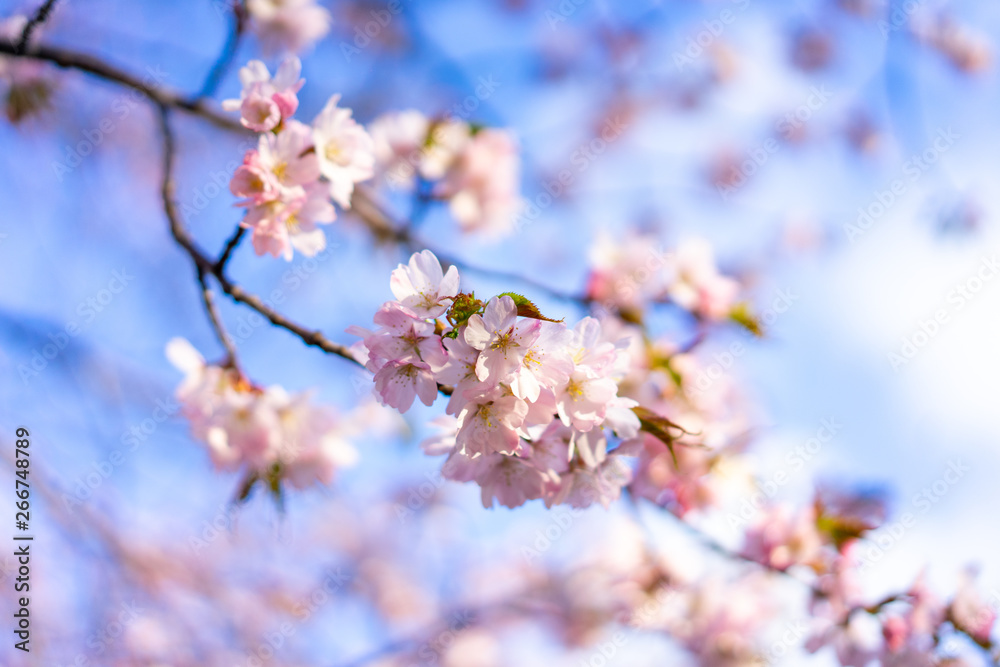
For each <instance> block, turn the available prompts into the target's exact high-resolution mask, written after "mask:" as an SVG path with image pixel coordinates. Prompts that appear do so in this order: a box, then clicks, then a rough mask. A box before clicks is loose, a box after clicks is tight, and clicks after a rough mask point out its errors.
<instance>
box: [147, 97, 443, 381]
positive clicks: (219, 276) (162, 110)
mask: <svg viewBox="0 0 1000 667" xmlns="http://www.w3.org/2000/svg"><path fill="white" fill-rule="evenodd" d="M158 109H159V115H158V117H159V120H160V133H161V134H162V136H163V167H162V168H163V180H162V182H161V187H160V196H161V198H162V200H163V210H164V213H166V215H167V220H168V221H169V223H170V234H171V235H172V236H173V237H174V240H175V241H176V242H177V244H178V245H179V246H180V247H181V248H182V249H184V251H185V252H187V254H188V255H189V256H190V257H191V261H193V262H194V264H195V267H196V268H197V269H198V270H199V271H201V272H204V273H205V274H210V275H212V276H213V277H214V278H215V279H216V281H217V282H218V283H219V287H220V288H222V291H223V292H225V293H226V294H227V295H228V296H229V297H230V298H232V299H233V300H234V301H237V302H239V303H242V304H245V305H247V306H249V307H250V308H253V309H254V310H256V311H257V312H258V313H260V314H261V315H263V316H264V317H266V318H267V319H268V321H270V322H271V324H273V325H275V326H277V327H281V328H282V329H285V330H286V331H289V332H291V333H293V334H295V335H296V336H298V337H299V338H300V339H301V340H302V342H304V343H305V344H306V345H310V346H313V347H318V348H319V349H321V350H323V351H324V352H328V353H330V354H335V355H337V356H339V357H343V358H344V359H347V360H348V361H351V362H353V363H355V364H357V365H359V366H362V367H364V364H363V363H362V362H361V361H360V360H358V359H357V358H356V357H355V356H354V355H353V354H352V353H351V350H350V349H349V348H348V347H347V346H346V345H340V344H339V343H334V342H333V341H331V340H330V339H328V338H327V337H326V336H324V335H323V334H322V333H320V332H319V331H313V330H310V329H307V328H306V327H304V326H302V325H300V324H297V323H296V322H293V321H292V320H290V319H288V318H287V317H285V316H284V315H282V314H281V313H279V312H278V311H276V310H274V309H272V308H270V307H268V306H267V305H265V304H264V302H263V301H261V299H260V297H258V296H257V295H256V294H252V293H250V292H247V291H245V290H244V289H243V288H242V287H240V286H239V285H237V284H236V283H234V282H233V281H231V280H230V279H229V278H228V277H226V274H225V271H224V267H220V266H219V265H218V262H214V261H212V260H211V259H210V258H209V257H208V255H206V254H205V252H204V251H202V250H201V249H200V248H199V247H198V246H197V245H196V244H195V242H194V240H193V239H192V238H191V236H190V234H188V232H187V230H186V229H185V228H184V225H183V224H182V223H181V218H180V212H179V211H178V210H177V205H176V203H175V202H174V180H173V168H174V154H175V151H176V144H175V139H174V132H173V129H172V128H171V127H170V108H169V107H167V106H165V105H158ZM438 391H440V392H441V393H442V394H445V395H446V396H447V395H451V393H452V391H454V390H453V388H452V387H450V386H448V385H442V384H439V385H438Z"/></svg>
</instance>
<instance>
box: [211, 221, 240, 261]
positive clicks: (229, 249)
mask: <svg viewBox="0 0 1000 667" xmlns="http://www.w3.org/2000/svg"><path fill="white" fill-rule="evenodd" d="M246 231H247V228H246V227H243V226H242V225H239V226H237V227H236V231H235V232H233V235H232V236H230V237H229V240H228V241H226V247H225V248H223V250H222V254H221V255H219V261H217V262H216V263H215V271H216V273H222V272H223V271H224V270H225V269H226V264H228V263H229V258H230V257H232V255H233V251H234V250H236V246H238V245H239V244H240V241H241V240H242V239H243V235H244V234H246Z"/></svg>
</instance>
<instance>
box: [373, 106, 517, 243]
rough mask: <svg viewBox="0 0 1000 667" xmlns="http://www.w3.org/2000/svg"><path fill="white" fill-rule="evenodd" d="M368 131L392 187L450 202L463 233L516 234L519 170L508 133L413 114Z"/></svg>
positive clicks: (381, 121)
mask: <svg viewBox="0 0 1000 667" xmlns="http://www.w3.org/2000/svg"><path fill="white" fill-rule="evenodd" d="M370 129H371V134H372V139H373V140H374V142H375V158H376V166H377V170H378V171H379V173H380V175H381V177H382V179H383V180H384V181H385V182H386V183H388V184H389V185H390V186H391V187H393V188H397V189H403V190H410V189H413V188H414V187H416V186H417V185H418V184H419V185H420V186H421V187H427V188H428V190H429V196H430V197H432V198H434V199H436V200H441V201H447V202H448V205H449V208H450V211H451V214H452V216H453V217H454V218H455V220H456V221H457V222H458V223H459V225H460V227H461V228H462V229H463V230H464V231H485V232H488V233H492V234H496V235H500V234H504V233H507V232H509V231H511V230H512V229H513V225H514V221H515V219H516V217H517V213H518V211H519V210H520V207H521V196H520V182H519V181H520V175H521V165H520V159H519V157H518V146H517V141H516V139H515V138H514V136H513V135H512V134H511V133H510V132H509V131H507V130H502V129H495V128H482V127H477V126H474V125H470V124H469V123H466V122H465V121H462V120H457V119H454V118H446V119H441V120H434V119H431V118H428V117H427V116H426V115H424V114H423V113H421V112H419V111H416V110H412V109H411V110H407V111H399V112H391V113H386V114H383V115H382V116H380V117H379V118H377V119H376V120H375V121H374V122H373V123H372V124H371V127H370ZM425 184H426V185H425Z"/></svg>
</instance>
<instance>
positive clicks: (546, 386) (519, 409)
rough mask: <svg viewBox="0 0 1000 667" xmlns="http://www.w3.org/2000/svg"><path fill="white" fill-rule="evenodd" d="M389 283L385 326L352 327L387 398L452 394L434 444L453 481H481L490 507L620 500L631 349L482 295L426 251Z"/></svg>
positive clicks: (594, 326)
mask: <svg viewBox="0 0 1000 667" xmlns="http://www.w3.org/2000/svg"><path fill="white" fill-rule="evenodd" d="M390 286H391V288H392V292H393V294H394V295H395V297H396V299H395V300H392V301H388V302H386V303H385V304H383V305H382V307H381V308H380V309H379V310H378V312H377V313H376V314H375V317H374V321H375V324H376V325H378V329H376V330H375V331H368V330H365V329H361V328H360V327H352V328H351V330H350V331H351V332H353V333H355V334H357V335H360V336H362V341H361V342H360V344H359V345H357V346H356V349H357V352H358V354H359V356H360V357H362V358H363V359H364V361H365V363H366V367H367V368H368V370H370V371H372V372H373V373H374V374H375V377H374V381H375V391H376V393H377V396H378V398H379V400H380V401H381V402H382V403H383V404H385V405H388V406H391V407H393V408H396V409H397V410H399V411H401V412H405V411H407V410H409V409H410V407H411V406H412V405H413V402H414V400H415V399H417V398H419V399H420V401H421V402H422V403H424V404H425V405H428V406H429V405H431V404H432V403H433V402H434V400H435V398H436V397H437V394H438V393H439V391H446V392H450V393H451V397H450V399H449V401H448V406H447V409H446V413H447V415H450V418H449V417H446V418H444V419H442V420H439V422H438V424H439V425H440V426H442V428H443V434H442V435H441V436H440V437H437V438H434V439H432V440H430V441H428V442H427V443H425V451H426V452H427V453H428V454H431V455H447V456H448V459H447V461H446V462H445V464H444V466H443V471H442V472H443V474H444V476H445V477H446V478H447V479H453V480H458V481H475V482H476V483H477V484H479V485H480V486H481V487H482V495H483V503H484V505H486V506H490V505H492V502H493V499H494V498H496V499H497V500H498V501H499V502H500V503H501V504H502V505H506V506H507V507H515V506H518V505H521V504H522V503H524V502H525V501H527V500H533V499H539V498H541V499H543V500H544V501H545V503H546V504H547V505H549V506H551V505H555V504H560V503H568V504H570V505H573V506H574V507H582V506H587V505H590V504H591V503H593V502H594V501H598V502H601V503H602V504H604V505H605V506H607V505H608V503H610V502H611V501H612V500H614V499H615V498H617V497H618V495H619V493H620V490H621V488H622V486H624V485H625V484H627V483H628V481H629V479H630V478H631V474H630V469H629V467H628V466H627V465H626V464H625V463H624V462H623V461H622V460H621V457H622V456H623V455H625V454H627V453H629V452H630V447H629V446H628V442H629V441H630V440H631V439H634V438H635V437H636V436H637V435H638V432H639V427H640V421H639V418H638V417H637V415H636V413H635V412H634V411H633V408H635V407H636V406H637V405H638V404H637V403H636V402H635V401H633V400H630V399H628V398H624V397H622V396H619V395H618V384H617V379H618V378H619V377H621V376H622V375H623V374H624V370H625V367H626V366H627V364H628V355H627V353H626V351H625V349H624V348H623V347H622V346H621V345H619V344H617V343H618V341H616V340H614V339H611V338H609V337H608V336H607V334H606V332H605V331H603V330H602V327H601V324H600V322H598V321H597V320H596V319H594V318H590V317H587V318H584V319H583V320H581V321H580V322H579V323H578V324H577V325H576V326H575V327H573V328H569V327H567V326H566V325H565V324H564V323H563V322H561V321H559V322H557V321H552V320H549V319H547V318H544V317H543V316H542V315H541V314H540V313H539V312H538V310H537V308H535V307H534V305H533V304H531V303H530V302H528V301H527V300H526V299H524V298H523V297H520V296H518V295H513V294H501V295H498V296H495V297H493V298H491V299H489V300H488V301H486V302H482V301H480V300H478V299H476V298H475V296H474V294H471V293H464V292H462V291H460V285H459V275H458V270H457V269H456V268H455V267H454V266H452V267H451V268H449V269H448V271H447V272H445V271H444V270H443V269H442V267H441V264H440V263H439V261H438V259H437V258H436V257H435V256H434V254H433V253H432V252H430V251H429V250H424V251H422V252H419V253H415V254H414V255H413V256H412V257H411V258H410V261H409V263H408V264H407V265H405V266H404V265H400V266H399V267H398V268H397V269H396V270H394V271H393V273H392V279H391V281H390ZM615 438H617V441H618V442H619V444H618V446H617V447H614V446H613V443H615V442H616V440H615Z"/></svg>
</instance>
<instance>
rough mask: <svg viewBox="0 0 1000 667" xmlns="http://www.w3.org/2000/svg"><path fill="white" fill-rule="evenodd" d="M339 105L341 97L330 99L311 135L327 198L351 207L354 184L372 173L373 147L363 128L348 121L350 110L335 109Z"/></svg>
mask: <svg viewBox="0 0 1000 667" xmlns="http://www.w3.org/2000/svg"><path fill="white" fill-rule="evenodd" d="M339 102H340V95H334V96H333V97H331V98H330V99H329V101H328V102H327V103H326V106H325V107H323V110H322V111H321V112H320V114H319V115H318V116H317V117H316V119H315V120H314V121H313V131H312V134H313V139H314V141H315V143H316V156H317V157H318V159H319V169H320V172H321V173H322V174H323V176H325V177H326V179H327V180H328V181H329V182H330V196H332V197H333V199H334V201H336V202H337V203H338V204H340V205H341V206H342V207H343V208H350V207H351V194H352V193H353V192H354V184H355V183H360V182H361V181H365V180H368V179H369V178H371V177H372V174H373V173H374V170H373V167H374V164H375V156H374V153H373V150H374V146H373V144H372V138H371V137H370V136H369V135H368V132H366V131H365V128H363V127H362V126H361V125H359V124H358V123H357V122H355V120H354V119H353V118H351V110H350V109H344V108H341V107H339V106H337V104H338V103H339Z"/></svg>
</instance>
